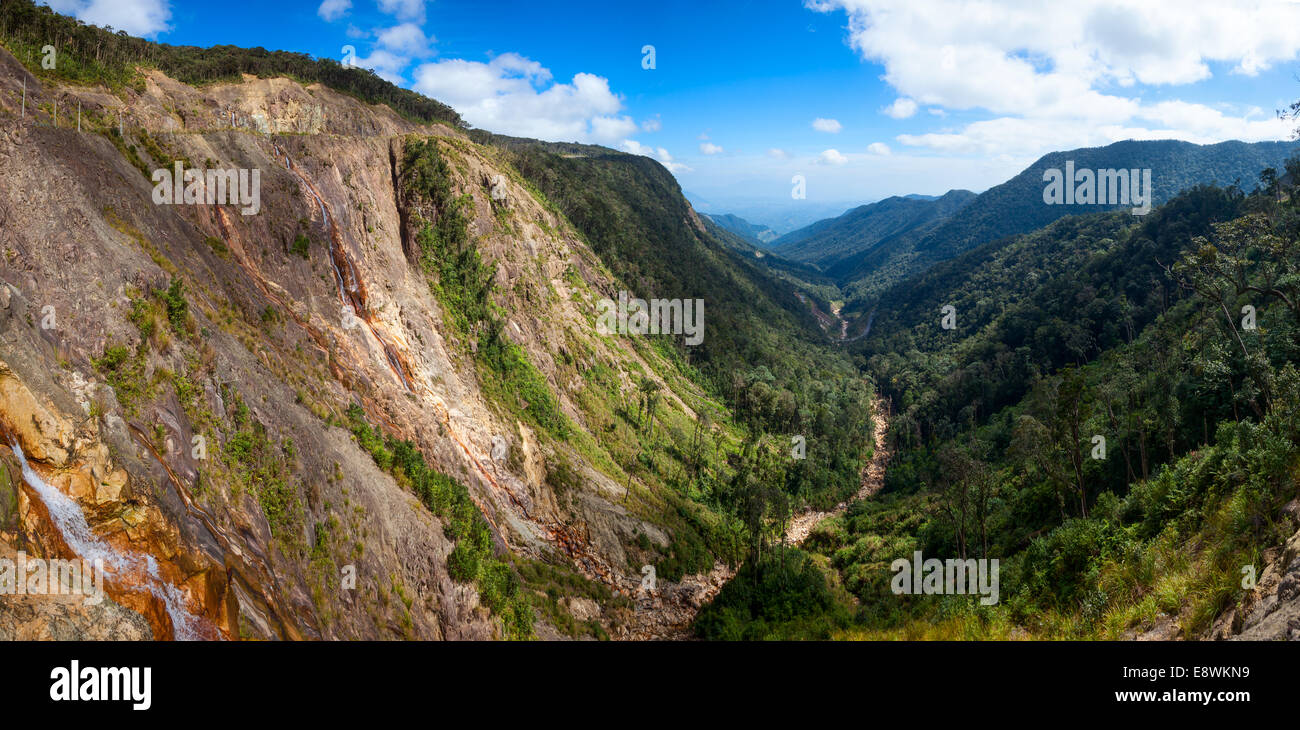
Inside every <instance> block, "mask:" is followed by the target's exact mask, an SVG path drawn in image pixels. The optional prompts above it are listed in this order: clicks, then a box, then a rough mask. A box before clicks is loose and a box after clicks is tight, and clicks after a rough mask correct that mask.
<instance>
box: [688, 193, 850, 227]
mask: <svg viewBox="0 0 1300 730" xmlns="http://www.w3.org/2000/svg"><path fill="white" fill-rule="evenodd" d="M683 194H684V195H685V196H686V198H687V199H688V200H690V201H691V205H692V206H694V207H695V209H696V210H698V211H700V212H701V213H708V214H710V215H712V214H718V215H725V214H731V215H735V216H736V217H738V218H743V219H744V220H746V221H748V222H750V223H752V224H754V225H759V226H766V227H767V228H770V229H772V231H773V232H775V233H776V234H777V235H781V234H784V233H789V232H790V231H793V230H796V229H799V228H802V227H804V226H807V225H811V224H813V223H816V222H817V221H819V220H824V219H826V218H833V217H835V216H837V215H840V214H841V213H843V212H844V211H846V210H848V209H850V208H852V207H854V206H855V205H858V204H860V201H834V200H832V201H823V200H811V199H793V198H784V197H782V198H777V199H775V200H774V199H772V198H771V197H762V198H748V197H740V198H736V197H729V196H728V197H722V196H718V197H714V196H708V197H705V196H701V195H698V194H695V193H692V192H690V191H685V192H684V193H683Z"/></svg>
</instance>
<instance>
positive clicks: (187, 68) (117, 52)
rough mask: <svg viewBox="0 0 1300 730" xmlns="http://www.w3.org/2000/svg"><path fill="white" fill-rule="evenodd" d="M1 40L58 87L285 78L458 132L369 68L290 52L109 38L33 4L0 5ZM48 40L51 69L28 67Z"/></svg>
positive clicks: (447, 115)
mask: <svg viewBox="0 0 1300 730" xmlns="http://www.w3.org/2000/svg"><path fill="white" fill-rule="evenodd" d="M0 39H3V40H4V43H5V45H6V46H7V47H8V48H9V49H10V51H11V52H12V53H13V54H14V56H15V57H17V58H19V59H20V60H22V61H24V62H26V65H27V67H28V68H29V69H32V70H33V73H36V74H37V75H38V76H45V75H48V76H49V77H51V78H55V79H58V80H61V81H70V82H73V83H78V84H93V83H101V84H106V85H108V86H110V87H120V86H123V85H128V86H133V87H139V85H140V84H141V79H140V77H139V75H138V72H137V70H136V69H137V68H138V67H144V68H157V69H159V70H161V71H162V72H163V73H166V74H167V75H168V76H170V77H172V78H174V79H176V80H177V81H181V82H184V83H187V84H193V85H196V86H198V85H202V84H210V83H214V82H219V81H222V82H236V81H239V80H240V79H241V77H242V74H251V75H253V76H258V77H260V78H268V77H274V76H288V77H289V78H292V79H294V80H295V81H299V82H301V83H303V84H311V83H320V84H324V85H325V86H328V87H329V88H331V89H334V90H335V91H339V92H342V93H344V94H348V95H350V96H354V97H356V98H358V99H360V100H362V101H365V102H369V103H372V104H386V105H387V106H389V107H391V108H392V109H393V111H395V112H397V113H398V114H400V115H402V116H403V117H405V118H407V119H410V120H412V121H416V122H430V123H437V122H440V123H443V124H447V125H449V126H451V127H453V128H464V127H465V123H464V122H463V121H462V120H461V118H460V115H459V114H457V113H456V111H455V110H454V109H452V108H451V107H449V106H447V105H446V104H443V103H442V102H439V101H436V100H434V99H430V98H428V97H427V96H424V95H422V94H417V93H416V92H414V91H411V90H409V89H403V88H401V87H400V86H397V85H395V84H392V83H390V82H388V81H386V80H384V79H382V78H380V77H379V76H378V75H377V74H376V73H374V72H373V71H371V70H369V69H362V68H358V67H355V66H343V65H342V64H341V63H339V62H338V61H335V60H334V59H331V58H313V57H311V56H309V55H307V54H305V53H294V52H290V51H268V50H266V49H265V48H240V47H237V46H212V47H211V48H198V47H196V46H173V45H168V44H166V43H157V42H154V41H149V40H145V39H143V38H136V37H134V36H130V35H127V34H126V32H125V31H118V32H116V33H114V32H113V31H112V29H111V28H109V29H106V28H100V27H98V26H94V25H87V24H85V23H82V22H81V21H78V20H76V19H74V18H70V17H68V16H66V15H59V14H57V13H55V12H54V11H52V10H51V9H50V8H49V7H48V6H44V5H36V4H35V3H33V2H32V0H4V2H3V3H0ZM51 41H53V42H56V43H57V44H58V47H59V53H60V57H59V63H58V64H57V66H56V68H55V69H51V70H46V69H43V68H41V67H40V65H39V64H35V63H31V60H32V59H39V57H40V49H41V48H42V47H43V46H45V45H46V44H47V43H50V42H51Z"/></svg>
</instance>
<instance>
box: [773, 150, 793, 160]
mask: <svg viewBox="0 0 1300 730" xmlns="http://www.w3.org/2000/svg"><path fill="white" fill-rule="evenodd" d="M767 156H768V157H771V158H773V159H776V160H787V159H789V158H790V153H789V152H786V151H785V150H783V149H781V148H779V147H773V148H772V149H770V150H768V151H767Z"/></svg>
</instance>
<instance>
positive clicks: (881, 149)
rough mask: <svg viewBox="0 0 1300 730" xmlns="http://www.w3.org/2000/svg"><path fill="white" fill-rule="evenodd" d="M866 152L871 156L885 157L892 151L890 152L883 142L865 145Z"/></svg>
mask: <svg viewBox="0 0 1300 730" xmlns="http://www.w3.org/2000/svg"><path fill="white" fill-rule="evenodd" d="M867 152H870V153H871V154H873V155H881V156H882V157H883V156H885V155H888V154H891V153H892V152H893V150H890V149H889V145H887V144H885V143H884V142H872V143H871V144H869V145H867Z"/></svg>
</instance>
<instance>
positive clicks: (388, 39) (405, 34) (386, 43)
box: [376, 23, 435, 58]
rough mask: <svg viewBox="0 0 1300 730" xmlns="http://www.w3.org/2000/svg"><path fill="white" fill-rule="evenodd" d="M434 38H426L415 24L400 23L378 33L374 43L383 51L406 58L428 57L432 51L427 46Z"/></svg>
mask: <svg viewBox="0 0 1300 730" xmlns="http://www.w3.org/2000/svg"><path fill="white" fill-rule="evenodd" d="M434 40H435V39H434V38H432V37H426V36H425V35H424V31H423V30H421V29H420V26H418V25H416V24H415V23H402V24H401V25H395V26H393V27H392V28H384V29H382V30H380V31H378V36H377V38H376V42H377V43H378V44H379V46H380V47H381V48H383V49H385V50H388V51H391V52H392V53H394V54H397V55H399V56H406V57H408V58H421V57H424V56H428V55H429V54H430V53H431V52H432V50H431V49H430V48H429V45H430V44H431V43H433V42H434Z"/></svg>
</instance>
